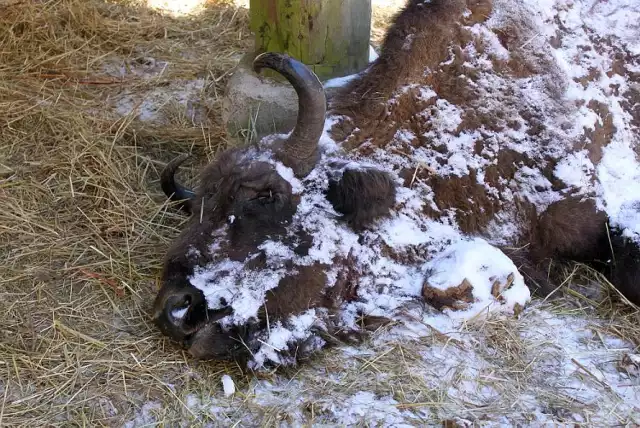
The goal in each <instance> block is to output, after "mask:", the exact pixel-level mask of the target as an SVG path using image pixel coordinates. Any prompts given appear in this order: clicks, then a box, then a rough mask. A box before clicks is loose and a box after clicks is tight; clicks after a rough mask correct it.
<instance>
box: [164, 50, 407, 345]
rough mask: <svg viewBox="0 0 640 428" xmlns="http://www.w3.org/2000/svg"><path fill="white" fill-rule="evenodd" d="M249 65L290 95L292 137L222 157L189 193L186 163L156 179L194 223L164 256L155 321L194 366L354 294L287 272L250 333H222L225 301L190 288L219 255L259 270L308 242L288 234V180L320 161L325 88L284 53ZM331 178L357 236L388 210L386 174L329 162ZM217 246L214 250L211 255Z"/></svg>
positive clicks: (336, 202)
mask: <svg viewBox="0 0 640 428" xmlns="http://www.w3.org/2000/svg"><path fill="white" fill-rule="evenodd" d="M253 66H254V69H255V70H256V71H257V72H259V71H260V70H261V69H263V68H270V69H273V70H275V71H277V72H279V73H281V74H282V75H283V76H285V77H286V78H287V79H288V81H289V82H290V83H291V84H292V85H293V87H294V88H295V90H296V92H297V94H298V99H299V113H298V121H297V124H296V126H295V128H294V130H293V132H292V133H291V134H290V135H289V136H288V137H286V138H282V139H280V140H276V141H275V142H272V143H271V144H269V145H263V146H261V147H257V148H256V147H242V148H233V149H230V150H228V151H226V152H224V153H222V154H220V155H219V156H218V158H217V159H216V161H215V162H213V163H212V164H210V165H208V166H207V167H206V168H205V169H204V171H203V172H202V174H201V178H200V182H199V186H198V188H197V190H196V191H195V192H194V191H192V190H189V189H186V188H184V187H183V186H182V185H180V184H178V183H177V182H176V181H175V179H174V174H175V172H176V169H177V167H178V166H179V165H180V163H182V162H183V161H184V160H185V159H186V156H180V157H178V158H176V159H174V160H173V161H172V162H170V163H169V164H168V165H167V167H166V168H165V170H164V171H163V173H162V179H161V182H162V188H163V190H164V192H165V193H166V194H167V196H169V197H171V199H173V200H175V201H180V203H181V204H182V207H183V208H184V209H185V210H186V211H187V212H189V213H191V214H192V216H191V218H190V220H189V223H188V224H187V225H186V227H185V228H184V230H183V232H182V234H181V235H180V236H179V237H178V238H177V239H176V241H175V242H174V243H173V244H172V245H171V247H170V248H169V251H168V254H167V256H166V259H165V262H164V270H163V273H162V286H161V289H160V292H159V294H158V296H157V298H156V300H155V304H154V308H155V314H154V321H155V323H156V324H157V325H158V327H159V328H160V330H161V331H162V332H163V333H164V334H166V335H168V336H169V337H171V338H173V339H174V340H176V341H178V342H180V343H182V344H183V345H184V346H185V347H186V348H188V349H189V351H190V352H191V353H192V354H193V355H195V356H197V357H200V358H223V357H229V356H236V357H237V356H238V354H240V353H242V352H243V351H247V350H248V349H247V346H248V345H247V343H248V342H249V341H250V340H249V336H250V335H251V331H252V329H253V330H257V331H259V330H260V329H262V328H263V327H264V325H265V323H267V322H271V323H273V322H276V321H278V320H279V319H281V318H283V317H287V316H289V315H291V314H296V313H299V312H302V311H303V310H305V309H307V308H309V307H316V306H318V307H327V308H331V307H336V306H338V305H339V304H340V303H341V302H342V301H343V300H344V299H345V297H346V296H348V295H349V294H350V293H352V290H349V289H348V286H347V284H346V283H344V284H342V285H341V286H340V287H339V289H338V288H334V289H332V290H331V291H329V292H327V290H325V287H326V284H327V278H326V275H325V271H326V269H327V266H323V265H320V264H317V263H316V264H312V265H310V266H304V267H301V268H295V269H294V268H293V267H290V268H289V271H290V272H289V273H288V274H286V275H284V276H283V277H282V278H281V279H280V280H279V281H278V285H277V287H275V288H273V289H270V290H269V291H268V292H267V295H266V302H265V305H264V308H262V309H261V310H260V314H259V317H258V319H257V320H253V323H252V326H251V327H249V323H248V324H246V325H242V327H238V326H231V327H229V328H228V329H226V330H224V331H223V328H222V327H221V326H220V325H219V324H218V323H216V321H219V320H220V319H222V318H224V317H227V316H229V315H231V309H230V307H229V306H227V305H226V303H227V302H225V301H224V299H222V301H221V302H220V307H221V308H220V309H211V308H209V307H208V306H207V301H206V300H205V296H204V294H203V292H202V291H200V290H199V289H197V288H196V287H194V286H193V285H191V283H190V281H189V277H190V276H192V275H193V274H194V270H195V269H196V268H198V267H205V266H207V265H208V264H210V263H211V262H212V260H213V259H214V258H215V257H217V256H219V255H220V254H224V256H225V257H227V258H228V260H230V261H231V262H238V263H242V264H243V268H246V269H248V270H253V271H255V270H260V269H263V268H265V267H266V265H267V263H268V260H266V255H265V252H264V251H262V250H261V249H260V246H261V244H263V243H264V242H265V241H266V240H269V241H279V242H282V243H285V244H286V245H289V246H293V247H294V251H295V253H296V254H299V255H303V254H304V253H305V251H308V248H309V246H310V244H311V243H310V242H309V241H310V236H308V235H306V234H305V233H304V231H294V232H293V233H291V231H289V230H288V226H289V225H290V222H291V219H292V216H293V215H294V213H295V212H296V207H297V204H298V203H299V196H297V195H294V194H293V192H292V185H291V184H290V182H289V181H288V179H292V178H293V177H298V178H304V177H305V176H307V175H308V174H309V173H310V172H311V171H312V170H313V168H314V167H315V165H316V163H317V162H318V160H319V159H320V153H319V149H318V140H319V138H320V136H321V133H322V132H323V127H324V118H325V109H326V99H325V95H324V90H323V87H322V84H321V83H320V81H319V80H318V78H317V77H316V76H315V75H314V74H313V72H311V71H310V70H309V69H308V68H307V67H306V66H304V65H303V64H302V63H300V62H298V61H296V60H294V59H292V58H290V57H288V56H286V55H280V54H275V53H265V54H262V55H260V56H258V57H257V58H256V59H255V60H254V63H253ZM278 167H288V168H290V171H291V175H292V176H293V177H288V179H287V178H285V177H283V175H281V173H279V172H278ZM327 174H328V175H327V181H328V183H329V186H328V188H327V190H326V192H325V194H326V198H327V200H328V201H329V202H330V203H331V204H332V205H333V206H334V208H335V210H336V211H337V212H338V213H341V214H342V215H343V216H344V221H345V222H346V223H347V224H349V225H351V226H352V227H353V228H354V229H358V230H361V229H362V228H364V227H366V226H367V225H368V224H369V223H370V222H372V221H374V220H375V219H377V218H380V217H384V216H385V215H386V214H388V213H389V211H390V209H391V207H392V206H393V204H394V201H395V183H394V181H393V180H392V179H391V177H390V176H389V175H388V174H387V173H386V172H384V171H381V170H378V169H375V168H366V167H365V168H363V167H357V168H354V167H351V166H350V165H349V164H346V163H341V162H334V163H333V164H332V165H331V166H330V167H329V168H328V169H327ZM285 175H286V174H285ZM213 242H216V245H217V246H216V249H215V251H214V252H212V250H211V248H210V246H211V244H212V243H213Z"/></svg>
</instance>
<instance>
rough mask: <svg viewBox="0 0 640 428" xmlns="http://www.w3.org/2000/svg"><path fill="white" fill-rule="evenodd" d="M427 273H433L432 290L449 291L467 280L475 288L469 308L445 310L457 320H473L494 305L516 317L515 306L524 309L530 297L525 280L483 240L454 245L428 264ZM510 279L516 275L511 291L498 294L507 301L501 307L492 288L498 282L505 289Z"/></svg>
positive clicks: (497, 250) (429, 276)
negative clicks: (510, 276)
mask: <svg viewBox="0 0 640 428" xmlns="http://www.w3.org/2000/svg"><path fill="white" fill-rule="evenodd" d="M426 270H427V271H428V272H431V273H430V274H429V275H428V276H427V278H426V281H427V282H428V283H429V285H430V286H431V287H434V288H437V289H440V290H446V289H448V288H451V287H457V286H458V285H460V284H461V283H462V282H463V281H464V280H465V279H466V280H467V281H468V282H469V283H470V284H471V286H472V287H473V296H474V298H475V299H476V301H475V302H473V303H472V304H471V305H470V306H469V307H468V308H466V309H464V310H460V311H452V310H450V309H446V310H445V312H446V313H447V314H448V315H449V316H451V317H454V318H459V319H463V318H464V319H469V318H473V317H475V316H476V315H478V314H480V313H485V312H486V311H487V309H489V308H490V307H492V306H495V305H498V307H499V310H504V311H506V312H508V313H513V312H514V306H515V305H516V304H519V305H520V306H521V307H523V308H524V307H525V305H526V304H527V303H529V300H530V297H531V296H530V292H529V288H527V286H526V285H525V283H524V278H523V277H522V275H521V274H520V272H518V269H517V268H516V266H515V265H514V264H513V262H512V261H511V259H510V258H509V257H507V256H506V255H505V254H504V253H503V252H502V251H500V250H499V249H497V248H495V247H493V246H491V245H490V244H489V243H487V242H486V241H485V240H483V239H479V238H476V239H473V240H470V241H466V240H463V241H459V242H457V243H455V244H453V245H452V246H451V247H449V248H448V249H447V250H445V251H444V252H443V253H441V254H440V255H438V256H437V257H434V258H433V259H432V260H430V261H429V262H428V263H427V264H426ZM509 275H513V276H514V279H513V282H512V284H511V285H510V287H509V288H506V289H501V290H499V291H500V294H501V296H502V297H503V298H504V300H505V302H504V303H501V302H499V300H498V299H496V298H495V297H494V296H493V295H492V294H491V291H492V285H493V283H494V282H495V281H498V282H499V283H500V284H501V285H502V286H504V285H505V284H506V283H507V278H508V277H509ZM501 305H502V306H501Z"/></svg>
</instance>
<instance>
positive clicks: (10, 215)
mask: <svg viewBox="0 0 640 428" xmlns="http://www.w3.org/2000/svg"><path fill="white" fill-rule="evenodd" d="M389 16H390V13H386V14H383V13H380V14H377V15H376V17H375V19H376V21H375V24H376V25H384V24H387V23H388V19H389ZM380 34H381V30H380V29H377V30H376V33H375V35H374V39H375V37H378V38H379V37H380ZM249 43H250V35H249V33H248V30H247V13H246V10H244V9H237V8H235V7H232V6H231V5H228V4H223V3H222V2H217V3H216V2H211V3H210V4H209V5H208V6H207V8H206V11H205V13H203V14H201V15H199V16H197V17H195V18H170V17H167V16H163V15H160V14H156V13H154V12H152V11H150V10H148V9H145V8H143V7H138V6H136V5H135V3H134V2H128V4H126V3H125V2H124V1H121V2H116V3H105V2H103V1H98V0H51V1H46V0H42V1H27V0H23V1H15V2H14V1H11V2H9V3H8V4H7V3H0V123H1V124H2V128H1V129H0V256H1V258H2V261H3V262H2V269H1V270H0V297H1V298H0V318H1V319H0V325H1V326H2V330H1V335H2V336H1V340H0V388H1V389H0V392H1V394H2V395H1V397H0V400H1V404H0V425H1V426H28V427H34V426H45V425H46V426H63V425H64V426H75V425H78V426H80V425H82V426H86V425H90V426H102V425H105V426H119V425H122V424H123V423H124V422H126V421H129V420H131V419H132V418H134V416H135V414H136V413H137V412H138V411H139V410H140V408H141V407H142V406H143V405H144V404H145V403H148V402H160V403H162V404H163V408H162V409H161V410H159V411H158V412H157V415H156V416H157V418H158V419H159V420H160V421H161V423H163V424H164V425H175V424H176V423H177V422H179V421H184V420H187V419H189V418H193V417H194V416H195V414H196V413H197V414H198V417H199V418H200V419H199V422H197V423H198V424H205V423H207V422H208V423H212V422H214V423H215V424H221V425H223V426H230V425H232V424H233V423H235V422H238V421H240V420H243V421H245V422H247V418H248V417H249V416H250V417H252V418H254V419H251V420H253V421H254V422H253V424H255V421H256V420H259V421H262V424H264V425H269V424H271V425H273V424H275V423H277V422H279V421H282V420H283V418H286V414H287V409H282V408H281V406H280V405H275V404H270V403H268V402H266V403H263V404H262V405H260V406H258V405H256V404H255V403H253V402H252V400H253V399H255V394H256V393H255V392H254V393H253V394H254V395H253V396H252V393H251V392H249V393H247V394H246V395H245V394H240V396H239V398H237V399H236V400H237V401H235V402H233V404H232V405H231V407H227V408H225V409H224V410H223V411H222V412H221V413H220V412H218V411H217V410H211V409H208V410H207V409H205V410H202V411H200V410H194V409H197V408H198V406H197V405H194V403H193V402H190V401H193V400H194V399H195V398H194V397H207V396H214V395H219V389H220V376H221V374H222V373H228V374H231V375H232V376H233V377H234V379H235V381H236V383H237V384H238V385H237V386H238V388H242V387H243V386H246V385H248V384H249V383H250V381H251V379H249V378H243V377H242V375H241V374H240V372H239V371H238V370H237V368H236V367H234V366H233V365H230V364H211V363H207V364H197V363H195V362H194V361H192V360H190V359H188V357H187V356H186V355H184V354H181V353H180V352H178V351H176V349H175V348H174V347H173V346H172V345H171V344H170V343H169V342H167V341H165V340H164V339H163V338H162V337H160V335H159V334H158V333H157V332H156V331H155V329H154V328H153V327H152V326H151V325H150V324H149V319H148V314H147V310H148V308H149V304H150V302H151V299H152V296H153V294H154V291H155V289H156V288H155V277H156V275H157V272H158V268H159V267H160V260H161V258H162V255H163V252H164V250H165V249H166V246H167V243H168V242H169V240H170V239H171V238H172V237H173V236H175V234H176V233H177V230H178V228H179V226H180V224H181V222H183V221H184V218H183V217H182V216H181V215H179V214H176V213H175V212H174V211H172V210H167V206H166V204H165V203H164V202H165V198H164V197H163V196H162V194H161V192H160V189H159V186H158V184H157V179H158V173H159V168H160V167H161V166H162V164H161V163H159V162H160V161H167V160H168V159H170V158H171V157H172V156H173V155H174V154H176V153H178V152H180V153H181V152H185V151H192V152H194V153H195V154H196V158H197V159H199V162H200V163H203V162H206V160H207V159H210V158H211V157H212V156H213V155H215V153H216V152H217V150H219V149H220V148H222V147H225V146H226V145H227V144H228V143H229V142H228V141H226V134H225V131H224V129H223V127H222V123H221V118H220V114H219V106H220V99H219V97H220V95H221V94H222V92H223V89H224V85H225V83H226V79H227V75H228V72H229V70H230V69H231V67H232V66H233V65H234V64H235V62H236V61H237V59H238V57H239V55H240V54H241V53H242V52H243V51H245V49H246V48H247V46H248V44H249ZM147 57H153V58H155V59H156V60H161V61H165V62H166V63H167V65H166V67H165V66H164V65H163V66H162V67H160V69H159V71H157V72H155V73H153V74H152V75H151V77H149V75H148V74H144V73H142V74H141V73H136V70H137V68H136V67H138V68H139V67H140V64H143V65H144V63H145V60H141V59H144V58H147ZM123 61H124V63H123ZM123 64H126V65H127V66H129V67H133V70H132V71H129V72H126V73H119V72H114V70H119V69H120V67H121V66H122V65H123ZM196 79H201V80H199V81H200V82H202V85H201V86H202V87H201V89H200V92H199V94H200V95H199V97H200V98H199V99H196V101H195V102H194V104H193V105H192V106H191V107H190V108H189V109H185V107H184V105H182V104H177V103H175V102H169V103H168V104H166V105H165V106H164V107H162V109H161V110H160V111H159V112H157V113H156V114H157V116H158V117H160V118H161V119H162V120H158V121H156V122H154V123H150V122H145V121H144V120H138V119H136V117H135V114H131V115H128V116H125V117H121V116H119V115H118V114H116V109H117V106H118V100H122V99H123V97H129V98H128V99H131V100H133V101H132V103H133V104H134V105H135V104H140V105H142V104H143V103H144V100H143V99H142V97H143V96H144V95H145V94H146V95H148V94H152V93H153V91H154V90H155V89H157V88H166V87H167V86H169V87H170V86H171V85H173V84H175V83H176V82H182V83H184V82H193V81H195V80H196ZM196 92H197V91H196ZM174 101H175V100H174ZM194 111H197V112H198V115H194V114H191V113H193V112H194ZM195 116H198V119H197V120H196V119H194V117H195ZM575 275H578V274H577V273H574V276H575ZM572 289H573V288H572ZM575 293H578V291H576V292H575ZM578 297H579V298H577V299H576V298H574V299H571V300H567V299H564V300H562V301H561V302H560V303H558V302H556V307H560V308H563V306H562V305H565V306H566V307H565V308H564V309H565V310H567V311H588V310H591V309H588V308H590V307H591V305H590V304H591V303H593V302H592V301H589V300H587V299H589V298H588V297H587V296H585V295H584V294H581V296H578ZM591 300H593V299H591ZM576 302H577V303H576ZM582 302H583V303H584V305H583V304H582ZM596 307H597V308H598V310H599V311H600V315H601V316H604V317H605V318H606V319H610V320H611V321H610V322H609V323H607V324H606V329H607V331H606V333H612V334H614V335H617V336H621V337H626V338H628V339H630V340H633V341H635V343H636V344H637V345H640V333H639V328H640V327H639V326H640V323H639V322H638V320H639V315H638V312H637V311H635V312H634V311H633V310H628V309H624V308H623V309H621V308H620V305H613V304H611V303H610V300H608V299H606V298H605V299H602V300H601V301H599V302H597V305H596ZM514 322H515V321H514ZM520 322H523V321H520ZM496 323H497V322H496ZM489 327H490V328H489ZM483 328H484V329H485V330H483V331H485V332H487V331H488V332H489V333H482V334H483V335H486V337H487V341H486V346H490V347H492V348H493V349H494V350H499V352H498V353H495V352H494V353H493V354H492V355H496V358H499V359H500V361H501V363H502V364H503V365H504V367H505V368H511V369H514V370H516V369H517V370H516V371H517V373H521V374H518V375H517V376H515V377H511V378H513V379H516V380H517V382H518V384H522V385H524V384H526V383H527V382H528V381H529V380H530V379H529V378H528V377H527V376H528V372H527V370H528V364H529V360H527V355H528V353H527V352H529V351H530V349H529V348H528V347H527V346H529V345H527V344H524V343H523V342H522V341H521V340H519V339H518V337H517V335H516V334H515V333H513V332H514V331H517V330H518V328H516V327H514V326H512V325H509V324H499V323H498V324H495V325H490V326H487V325H485V326H484V327H483ZM519 328H523V327H519ZM443 340H445V339H443V336H442V335H440V334H433V335H431V336H430V337H427V338H425V339H424V340H423V341H422V342H417V343H414V344H413V345H406V344H398V345H384V346H386V348H385V347H384V346H383V347H382V348H380V347H378V348H376V347H374V348H372V349H373V351H371V352H372V354H371V355H369V356H366V357H363V356H359V357H354V358H352V359H351V360H350V361H351V362H350V363H348V364H347V363H345V357H344V355H343V354H342V353H340V352H339V351H332V352H329V353H327V354H326V355H323V356H320V357H319V358H318V359H317V360H316V361H315V362H314V363H313V364H314V365H315V366H316V367H325V368H326V371H328V372H331V371H336V373H337V375H336V376H337V378H339V379H341V383H340V385H341V386H340V390H339V391H334V393H335V395H336V396H337V397H338V398H340V397H344V396H348V395H349V394H351V393H354V392H357V391H360V390H363V389H366V388H369V389H370V390H377V391H381V392H382V391H384V392H385V393H387V394H391V395H392V396H393V397H395V399H396V400H398V401H399V402H400V403H404V404H402V405H401V406H398V407H399V408H403V409H404V408H406V409H418V410H419V409H421V408H429V409H431V410H440V411H442V412H443V414H444V413H447V411H449V410H451V409H453V410H455V409H458V408H459V407H460V406H464V405H465V403H464V402H459V403H457V404H456V403H450V402H447V401H446V400H448V398H447V393H446V385H445V384H442V385H440V387H436V386H434V385H433V383H430V382H433V378H434V376H437V373H435V372H433V370H432V371H431V372H426V373H430V374H431V375H433V376H432V377H431V378H428V377H426V376H425V375H424V374H425V372H419V373H418V374H416V373H417V372H416V366H420V364H423V365H424V362H423V361H422V360H421V359H420V358H419V357H418V354H419V351H418V348H416V347H417V346H423V347H424V346H431V345H432V344H433V343H436V342H438V343H440V342H442V341H443ZM410 346H412V347H410ZM450 346H460V345H457V344H455V343H453V344H452V345H450ZM420 349H422V348H420ZM399 361H400V362H402V363H401V364H398V362H399ZM421 361H422V363H421ZM461 370H462V368H461ZM505 370H506V369H505ZM381 374H383V375H384V374H386V375H385V376H382V377H381ZM267 377H269V376H267ZM290 377H291V378H296V377H297V378H298V379H300V380H301V381H305V382H307V384H308V385H309V388H311V389H313V390H314V391H316V393H317V394H321V393H323V392H324V393H326V392H327V390H326V385H327V383H326V382H327V381H326V379H325V378H318V372H317V371H313V370H304V371H302V372H300V373H290ZM380 379H382V380H380ZM429 379H431V380H429ZM372 382H373V384H372ZM331 386H332V388H337V387H336V385H335V384H331ZM305 388H306V387H305ZM291 391H293V392H290V393H292V394H293V393H295V391H298V390H296V389H295V388H292V389H291ZM513 391H517V390H513V389H512V390H511V393H514V392H513ZM330 395H331V394H330ZM319 400H320V398H319ZM306 404H308V406H307V407H305V408H307V409H310V410H309V414H308V415H306V417H307V419H308V420H309V421H313V420H314V418H315V417H316V416H317V414H316V413H315V412H320V411H321V410H318V409H319V407H318V409H316V408H315V407H314V403H313V402H309V403H306ZM306 404H305V405H306ZM403 406H404V407H403ZM234 408H235V410H232V409H234ZM453 410H451V411H453ZM508 410H509V409H503V412H508ZM247 415H249V416H247ZM213 418H215V419H213ZM216 421H217V422H216ZM220 421H222V422H220ZM248 423H249V424H252V422H248Z"/></svg>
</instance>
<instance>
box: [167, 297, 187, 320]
mask: <svg viewBox="0 0 640 428" xmlns="http://www.w3.org/2000/svg"><path fill="white" fill-rule="evenodd" d="M190 307H191V296H190V295H188V294H187V295H184V296H181V297H177V298H176V299H172V301H170V302H168V305H167V312H169V314H170V315H171V318H172V319H174V320H181V319H183V318H184V317H185V315H186V314H187V312H188V311H189V308H190Z"/></svg>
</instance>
